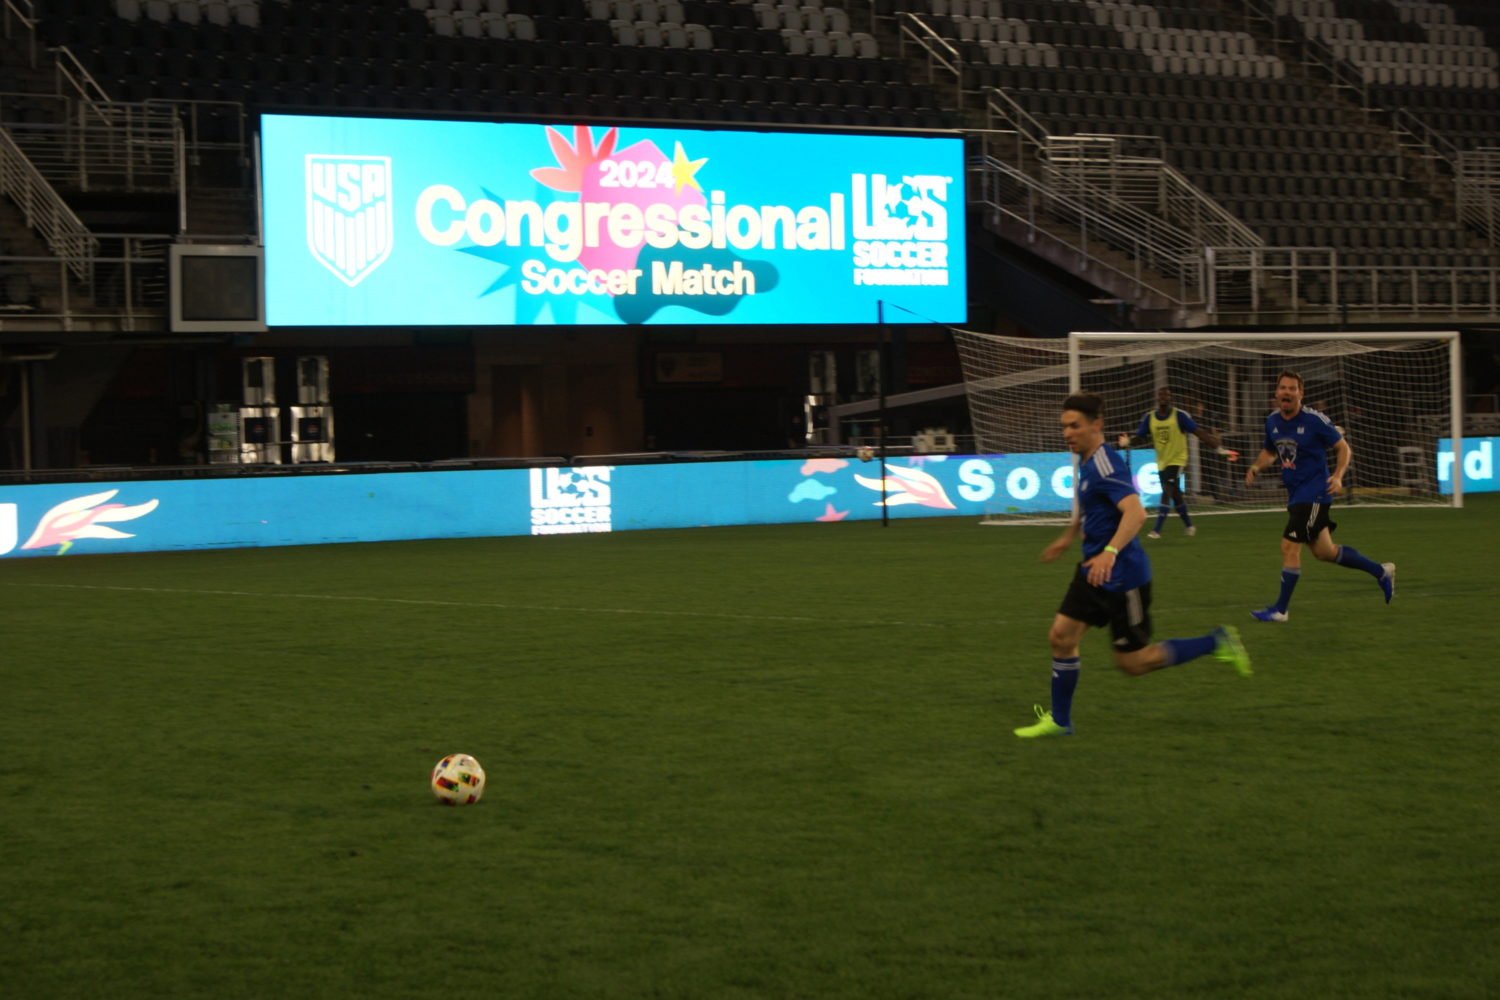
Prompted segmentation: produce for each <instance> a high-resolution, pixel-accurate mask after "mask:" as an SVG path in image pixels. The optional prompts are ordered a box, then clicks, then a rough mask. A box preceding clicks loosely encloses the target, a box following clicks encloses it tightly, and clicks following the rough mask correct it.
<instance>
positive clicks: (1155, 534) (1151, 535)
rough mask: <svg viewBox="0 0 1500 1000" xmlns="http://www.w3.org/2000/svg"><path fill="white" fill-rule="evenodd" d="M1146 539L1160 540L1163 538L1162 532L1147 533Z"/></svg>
mask: <svg viewBox="0 0 1500 1000" xmlns="http://www.w3.org/2000/svg"><path fill="white" fill-rule="evenodd" d="M1146 537H1147V538H1160V537H1161V532H1160V531H1148V532H1146Z"/></svg>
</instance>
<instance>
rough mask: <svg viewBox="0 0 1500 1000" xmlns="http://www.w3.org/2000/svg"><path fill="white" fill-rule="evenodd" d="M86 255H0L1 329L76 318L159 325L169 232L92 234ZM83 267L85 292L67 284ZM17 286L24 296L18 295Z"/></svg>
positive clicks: (123, 325)
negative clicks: (21, 323)
mask: <svg viewBox="0 0 1500 1000" xmlns="http://www.w3.org/2000/svg"><path fill="white" fill-rule="evenodd" d="M95 239H96V241H97V243H96V246H95V249H94V250H93V252H91V253H89V254H87V255H79V256H69V255H64V254H58V255H57V256H52V257H31V256H24V255H0V274H3V275H4V276H5V278H6V283H5V284H4V285H0V300H3V302H0V331H3V330H5V329H6V328H7V327H15V326H17V325H19V324H18V321H25V322H26V323H27V324H28V328H35V326H36V324H37V323H38V322H42V323H46V324H50V325H53V327H54V328H56V327H57V326H61V327H62V328H64V329H71V328H73V327H74V326H76V325H77V324H79V323H82V322H87V321H91V320H106V321H108V322H109V323H110V325H111V326H117V327H118V328H120V329H123V330H134V329H138V328H141V329H154V328H159V327H160V326H161V321H162V317H163V316H164V314H165V312H166V309H167V304H168V284H167V282H168V257H167V251H168V247H170V246H171V244H172V237H170V236H164V235H161V234H157V233H119V234H108V235H101V236H97V237H95ZM80 269H86V270H87V271H88V273H89V274H90V275H91V276H92V284H91V285H90V286H89V288H88V290H87V294H79V293H78V292H76V291H75V290H73V289H72V288H71V287H70V283H69V280H68V278H69V276H70V275H74V276H76V274H77V272H78V271H79V270H80ZM17 281H18V282H19V284H18V286H17V287H16V290H21V289H22V288H24V290H25V291H26V292H27V293H28V295H27V298H26V299H25V300H23V301H18V296H17V295H16V294H15V290H13V288H12V286H11V283H12V282H17Z"/></svg>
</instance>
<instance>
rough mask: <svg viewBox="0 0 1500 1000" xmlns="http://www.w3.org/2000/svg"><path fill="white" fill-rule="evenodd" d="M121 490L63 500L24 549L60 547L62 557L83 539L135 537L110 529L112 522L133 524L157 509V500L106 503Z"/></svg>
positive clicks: (47, 514) (50, 512)
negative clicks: (129, 503)
mask: <svg viewBox="0 0 1500 1000" xmlns="http://www.w3.org/2000/svg"><path fill="white" fill-rule="evenodd" d="M118 492H120V491H119V490H109V491H107V492H105V493H91V494H89V495H88V496H85V497H75V498H74V499H72V500H64V501H63V502H62V503H60V504H58V505H57V506H56V507H53V508H52V509H51V510H49V511H47V513H45V514H43V515H42V519H41V520H40V521H38V522H37V526H36V530H35V531H34V532H32V533H31V537H30V538H29V539H27V541H26V544H25V545H23V546H21V548H23V549H45V548H47V547H48V546H51V545H58V546H61V548H59V549H58V550H57V554H58V555H62V554H63V553H64V552H67V551H68V549H69V548H71V547H72V545H73V543H74V542H75V541H77V540H78V539H80V538H134V537H135V536H134V535H132V534H129V533H128V532H124V531H119V530H117V529H115V528H111V527H109V526H108V524H109V523H111V522H116V523H117V522H120V521H133V520H135V519H136V518H138V517H145V516H146V515H147V514H149V513H151V512H152V511H153V510H155V509H156V505H157V501H156V500H148V501H146V502H145V503H140V504H136V505H134V506H132V507H127V506H125V505H124V504H122V503H106V501H107V500H109V499H110V498H111V497H113V496H114V495H115V494H116V493H118Z"/></svg>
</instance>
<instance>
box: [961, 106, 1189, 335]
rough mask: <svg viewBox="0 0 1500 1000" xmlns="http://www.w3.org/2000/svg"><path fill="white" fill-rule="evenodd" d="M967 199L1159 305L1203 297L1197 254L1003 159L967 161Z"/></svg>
mask: <svg viewBox="0 0 1500 1000" xmlns="http://www.w3.org/2000/svg"><path fill="white" fill-rule="evenodd" d="M1003 135H1004V133H1003V132H998V131H997V132H994V133H991V134H990V135H989V136H988V137H987V138H988V139H989V141H994V140H996V139H998V138H1000V137H1002V136H1003ZM969 201H970V203H971V204H974V205H977V206H979V207H980V208H983V209H988V210H989V211H990V212H992V213H995V214H996V215H998V216H1000V217H1001V218H1003V219H1008V220H1010V222H1012V223H1013V224H1015V225H1017V226H1018V227H1019V228H1020V230H1021V232H1022V233H1024V234H1025V238H1026V239H1027V240H1028V242H1031V243H1033V244H1036V243H1041V242H1044V241H1045V242H1049V243H1051V244H1052V245H1053V246H1054V247H1056V248H1058V249H1061V250H1063V251H1065V252H1067V253H1068V254H1070V255H1072V256H1073V257H1074V258H1075V260H1076V261H1077V262H1078V263H1080V264H1083V263H1086V264H1087V266H1088V267H1089V268H1090V269H1092V270H1094V271H1095V272H1096V273H1098V272H1105V273H1107V275H1109V276H1111V277H1112V278H1113V279H1115V280H1116V281H1118V282H1123V287H1125V288H1129V289H1131V290H1133V291H1134V292H1135V293H1136V295H1137V297H1139V298H1145V297H1151V298H1154V299H1156V300H1157V303H1156V304H1158V305H1160V306H1169V305H1170V306H1175V307H1179V308H1187V307H1192V306H1202V305H1203V304H1204V302H1205V297H1204V295H1203V271H1202V267H1201V260H1200V259H1195V258H1193V257H1190V256H1187V257H1184V256H1168V255H1165V254H1162V253H1161V252H1160V248H1158V247H1152V246H1148V245H1147V241H1146V234H1145V233H1144V232H1143V231H1142V230H1141V229H1140V228H1137V227H1131V226H1129V225H1126V224H1122V223H1120V222H1119V221H1118V220H1116V219H1111V218H1107V217H1104V216H1101V215H1099V214H1098V213H1097V212H1095V211H1093V210H1092V209H1091V208H1090V207H1089V206H1087V205H1085V204H1083V203H1082V202H1080V201H1077V200H1075V199H1073V198H1071V197H1069V196H1068V195H1067V194H1064V193H1061V192H1059V191H1057V190H1056V189H1055V188H1053V187H1051V186H1050V185H1048V184H1046V183H1044V182H1043V181H1040V180H1038V179H1037V178H1034V177H1031V176H1030V175H1028V174H1027V173H1025V172H1024V171H1022V170H1019V169H1017V168H1016V167H1015V166H1014V165H1012V164H1011V163H1009V162H1006V159H1002V158H996V157H991V156H988V155H982V156H980V157H979V158H978V159H976V160H975V161H973V162H972V163H971V167H970V184H969ZM1097 243H1104V244H1107V245H1109V246H1111V247H1115V248H1117V249H1118V250H1119V251H1120V252H1121V253H1122V254H1124V255H1126V258H1127V260H1128V261H1129V263H1128V265H1127V266H1121V265H1120V264H1116V263H1113V262H1111V261H1108V260H1105V259H1104V258H1103V257H1101V256H1100V255H1099V254H1098V253H1097V252H1096V251H1095V249H1094V245H1095V244H1097ZM1152 272H1156V273H1155V274H1153V273H1152ZM1158 275H1160V276H1162V277H1169V278H1175V279H1176V280H1177V282H1178V283H1179V287H1177V288H1174V287H1172V286H1171V285H1169V284H1166V283H1164V282H1162V281H1161V280H1159V279H1158ZM1112 283H1113V282H1112Z"/></svg>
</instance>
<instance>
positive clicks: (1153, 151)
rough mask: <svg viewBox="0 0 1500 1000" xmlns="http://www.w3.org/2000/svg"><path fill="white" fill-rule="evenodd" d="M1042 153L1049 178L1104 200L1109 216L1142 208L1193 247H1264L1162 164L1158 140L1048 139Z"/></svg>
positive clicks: (1094, 136)
mask: <svg viewBox="0 0 1500 1000" xmlns="http://www.w3.org/2000/svg"><path fill="white" fill-rule="evenodd" d="M1132 145H1139V146H1140V147H1141V148H1142V149H1143V150H1144V151H1145V152H1143V153H1133V152H1130V151H1129V150H1130V147H1131V146H1132ZM1122 150H1124V151H1123V152H1122ZM1045 153H1046V162H1047V164H1048V166H1049V167H1056V168H1058V169H1057V170H1056V171H1055V173H1054V176H1056V177H1058V178H1059V179H1061V180H1063V181H1065V182H1066V183H1067V184H1069V185H1070V186H1077V185H1083V186H1084V187H1083V188H1081V189H1084V190H1088V191H1089V193H1091V194H1093V195H1094V196H1096V197H1102V198H1104V199H1106V202H1107V204H1108V207H1109V208H1110V209H1111V210H1112V211H1117V210H1118V206H1116V205H1115V204H1114V203H1115V202H1121V203H1124V204H1127V205H1135V206H1139V207H1144V209H1146V210H1147V211H1149V212H1150V213H1152V214H1151V215H1150V216H1149V218H1150V219H1153V220H1155V219H1163V220H1166V221H1167V222H1169V223H1171V224H1172V225H1173V226H1175V227H1176V228H1178V229H1179V230H1181V231H1183V232H1186V233H1188V234H1191V237H1192V238H1193V240H1194V241H1195V242H1196V243H1197V245H1199V246H1202V245H1205V244H1216V243H1217V244H1225V245H1242V246H1260V245H1261V244H1262V243H1263V242H1264V240H1262V239H1261V238H1260V236H1258V235H1257V234H1256V233H1255V231H1254V230H1253V229H1251V228H1250V227H1249V226H1247V225H1246V224H1245V223H1244V222H1243V221H1241V220H1240V219H1239V218H1237V217H1236V216H1234V215H1233V214H1232V213H1230V212H1229V211H1228V210H1227V209H1225V208H1224V206H1222V205H1220V204H1219V203H1218V202H1216V201H1214V200H1213V199H1212V198H1210V197H1209V196H1208V195H1206V194H1205V193H1204V192H1203V191H1202V190H1201V189H1200V188H1199V187H1198V186H1197V185H1196V184H1194V183H1193V182H1192V181H1191V180H1189V179H1188V178H1187V176H1186V175H1184V174H1183V173H1182V172H1181V171H1180V170H1178V169H1177V168H1176V167H1173V166H1172V165H1171V164H1169V163H1167V162H1166V158H1165V156H1164V155H1163V144H1162V140H1161V138H1160V137H1159V136H1155V135H1140V136H1135V135H1102V134H1095V133H1082V134H1079V135H1072V136H1049V137H1048V141H1047V145H1046V147H1045ZM1063 168H1067V169H1063Z"/></svg>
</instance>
